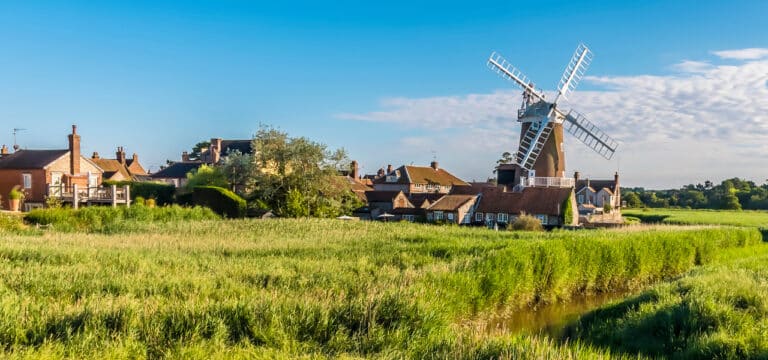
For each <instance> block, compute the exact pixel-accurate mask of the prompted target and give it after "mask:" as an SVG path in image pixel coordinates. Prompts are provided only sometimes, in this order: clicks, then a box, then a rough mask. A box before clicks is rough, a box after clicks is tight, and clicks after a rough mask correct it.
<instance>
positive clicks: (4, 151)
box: [0, 144, 8, 156]
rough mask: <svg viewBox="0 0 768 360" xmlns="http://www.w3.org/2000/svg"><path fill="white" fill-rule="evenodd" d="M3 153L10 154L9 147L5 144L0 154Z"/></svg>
mask: <svg viewBox="0 0 768 360" xmlns="http://www.w3.org/2000/svg"><path fill="white" fill-rule="evenodd" d="M2 155H8V147H7V146H5V144H3V147H2V148H0V156H2Z"/></svg>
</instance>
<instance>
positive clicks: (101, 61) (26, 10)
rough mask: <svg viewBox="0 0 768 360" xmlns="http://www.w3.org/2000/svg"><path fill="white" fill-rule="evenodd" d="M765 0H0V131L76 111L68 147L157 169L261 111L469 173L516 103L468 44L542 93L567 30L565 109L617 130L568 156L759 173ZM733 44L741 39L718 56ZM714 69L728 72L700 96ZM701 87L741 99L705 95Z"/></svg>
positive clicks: (584, 163)
mask: <svg viewBox="0 0 768 360" xmlns="http://www.w3.org/2000/svg"><path fill="white" fill-rule="evenodd" d="M765 14H768V2H764V1H730V2H727V3H726V2H723V1H643V2H617V1H584V2H575V1H567V2H566V1H526V2H513V1H503V2H494V1H484V2H466V1H465V2H452V1H422V2H415V1H387V2H360V1H332V2H330V1H329V2H302V1H292V2H276V1H275V2H271V1H270V2H257V1H226V0H225V1H124V2H116V1H112V2H93V1H66V2H62V1H55V2H54V1H50V2H49V1H12V0H9V1H3V2H2V3H0V44H3V46H2V49H3V51H2V56H0V84H1V85H0V124H3V126H0V143H7V144H11V143H12V142H13V139H12V136H11V129H12V128H14V127H21V128H26V129H27V130H25V131H23V132H21V133H20V134H19V143H20V144H21V145H22V146H23V147H27V148H57V147H64V146H65V145H66V134H67V132H68V130H69V125H70V124H72V123H76V124H78V126H79V129H80V133H81V134H82V135H83V151H84V152H86V153H90V152H92V151H98V152H100V153H101V154H110V153H112V152H114V148H115V147H116V146H124V147H125V148H126V150H127V151H128V152H129V153H132V152H134V151H135V152H138V153H139V155H140V157H141V159H142V162H143V163H144V164H145V166H148V167H150V168H151V169H153V170H157V168H158V166H159V165H160V164H162V163H164V162H165V159H174V160H176V159H178V158H179V154H180V153H181V151H183V150H185V149H188V148H189V147H191V146H192V145H193V144H194V143H196V142H197V141H199V140H203V139H207V138H210V137H224V138H248V137H250V136H251V135H252V134H253V132H254V131H255V130H256V129H257V127H258V126H259V124H260V123H264V124H271V125H274V126H276V127H279V128H281V129H283V130H286V131H288V132H289V133H291V134H292V135H301V136H307V137H310V138H312V139H314V140H317V141H320V142H324V143H326V144H328V145H329V146H331V147H344V148H346V149H347V150H348V152H349V153H350V156H351V157H352V158H356V159H358V160H359V161H360V162H361V163H362V164H363V166H364V171H365V172H375V170H376V169H378V168H379V167H382V166H386V164H387V163H392V164H393V165H398V164H410V163H415V164H426V163H428V162H429V161H430V160H431V159H432V158H433V152H434V154H435V156H436V157H437V159H438V160H439V161H440V162H441V164H442V165H443V166H444V167H446V168H447V169H449V170H451V171H453V172H455V173H456V174H457V175H460V176H461V177H463V178H466V179H468V180H471V179H477V180H484V179H485V177H487V176H489V175H490V174H491V169H492V166H493V163H494V161H495V160H496V159H497V158H498V155H499V153H500V152H502V151H504V150H513V149H514V148H515V144H516V141H517V134H516V131H517V130H516V129H517V123H516V122H515V120H514V119H513V118H509V116H508V112H507V111H506V110H503V111H497V112H495V113H494V112H493V111H492V110H488V109H498V108H500V107H506V105H505V104H507V103H508V106H509V110H510V111H513V110H514V109H515V108H516V107H517V105H518V101H519V100H518V98H519V94H518V93H517V91H516V90H515V89H514V88H513V86H512V84H509V83H505V82H504V81H503V80H502V79H500V78H499V77H497V76H496V75H495V74H493V73H492V72H490V71H489V70H488V69H487V68H486V67H485V60H486V59H487V56H488V55H489V54H490V52H491V51H493V50H497V51H499V52H501V53H502V54H503V55H504V56H505V57H506V58H507V59H509V60H510V61H511V62H512V63H514V64H515V65H516V66H518V67H519V68H521V69H522V70H523V71H524V72H525V73H526V74H527V75H528V76H529V77H530V78H532V79H534V81H536V83H537V85H539V86H540V87H542V88H544V89H545V90H552V89H554V87H555V86H556V84H557V80H558V79H559V77H560V75H561V73H562V70H563V68H564V66H565V64H566V63H567V61H568V60H569V57H570V55H571V54H572V52H573V49H574V48H575V47H576V45H578V43H579V42H584V43H586V44H588V45H589V46H590V48H591V49H592V50H593V52H594V53H595V60H594V61H593V63H592V66H591V68H590V69H589V71H588V74H589V75H591V76H592V78H590V79H587V80H585V81H584V82H582V84H581V86H580V88H579V90H582V91H581V92H580V93H577V94H575V96H574V97H573V98H572V99H571V100H572V106H573V107H574V108H576V109H579V110H580V111H582V112H585V113H586V114H587V115H588V116H589V117H590V118H591V119H594V120H595V122H596V123H597V124H599V125H601V126H605V128H606V130H608V131H609V132H611V131H614V132H615V133H614V134H616V135H615V136H616V137H617V138H619V140H621V141H622V143H623V144H624V143H626V146H624V147H623V149H622V148H620V149H619V153H617V157H616V158H615V159H614V160H613V161H604V160H600V158H599V157H594V156H591V155H590V154H588V153H587V152H584V151H582V150H583V149H582V147H581V145H580V144H578V143H573V142H569V143H567V144H566V149H567V154H568V155H567V156H568V158H567V162H568V165H567V167H568V170H569V171H572V170H580V171H581V172H582V173H587V174H590V175H592V176H595V177H606V176H610V175H611V174H612V173H613V171H615V170H616V169H619V170H620V171H621V173H622V174H623V179H624V182H625V184H628V185H637V186H649V187H676V186H679V185H683V184H686V183H690V182H698V181H703V180H705V179H710V180H715V181H716V180H720V179H722V178H725V177H731V176H742V177H748V178H752V179H754V180H757V181H759V182H763V181H764V180H765V179H766V178H768V173H766V172H761V171H763V170H760V169H758V168H759V166H758V167H755V166H750V161H751V160H754V161H760V159H764V158H765V156H766V155H768V148H765V147H764V146H763V145H762V142H766V143H768V141H761V139H763V140H764V139H765V136H767V135H768V128H767V127H766V126H767V125H766V124H765V123H766V121H768V119H766V118H765V115H760V113H768V103H766V102H763V101H760V100H750V98H752V97H760V95H761V94H762V93H761V91H764V90H765V88H766V82H765V78H764V77H762V76H768V75H766V74H768V70H766V71H764V70H765V69H768V64H765V62H766V60H765V59H766V58H768V55H765V54H763V55H761V54H762V52H760V50H761V49H765V48H768V20H766V18H765ZM741 49H748V50H750V51H752V52H749V51H748V52H747V53H744V52H742V53H736V55H735V56H728V55H729V54H733V53H723V51H728V50H731V51H735V50H741ZM723 54H725V55H723ZM745 54H746V55H745ZM697 64H698V65H697ZM764 65H765V66H764ZM732 68H737V69H738V70H740V71H741V70H743V71H741V72H739V74H742V75H741V77H736V76H731V75H732V73H731V72H730V71H731V70H732ZM729 74H730V75H729ZM701 79H704V80H701ZM720 79H725V80H726V81H730V79H734V80H738V79H740V80H739V81H740V83H738V84H735V85H733V84H731V85H728V86H727V87H728V88H731V87H733V86H735V87H736V89H735V90H734V91H735V92H734V93H724V92H714V91H713V92H712V93H706V91H709V90H711V89H712V88H718V86H717V85H716V84H717V82H718V81H720ZM749 79H757V82H754V83H753V82H752V81H750V80H749ZM761 79H762V83H761V82H760V80H761ZM702 81H703V83H702ZM651 82H652V83H654V84H658V86H655V85H654V86H650V87H647V85H648V84H649V83H651ZM742 83H743V84H744V85H743V86H741V85H740V84H742ZM670 84H671V85H670ZM696 84H698V85H696ZM689 85H690V86H689ZM670 89H677V90H675V91H672V92H670ZM680 89H687V90H686V91H689V92H686V91H680ZM702 89H703V90H702ZM643 91H645V92H643ZM690 91H693V92H694V94H693V95H692V94H691V93H690ZM647 92H655V93H656V95H657V96H658V98H659V99H677V98H676V97H675V96H677V97H679V101H674V102H672V103H669V104H662V103H652V102H649V101H650V100H647V99H646V98H652V96H646V94H647ZM702 92H704V94H702ZM734 94H736V95H734ZM697 97H703V99H705V100H702V101H692V102H691V101H690V99H692V98H697ZM720 97H722V98H724V99H730V100H729V101H732V102H733V104H749V105H750V106H751V107H753V109H752V110H743V111H742V110H738V109H737V110H734V109H730V110H727V111H726V110H724V108H726V107H728V106H727V105H728V104H727V103H726V104H719V102H718V101H707V100H706V99H713V98H720ZM763 97H764V96H763ZM638 98H642V99H643V100H644V101H645V102H643V101H640V100H638ZM646 100H647V101H646ZM689 102H690V103H689ZM622 104H626V105H622ZM686 104H687V105H686ZM713 104H714V105H713ZM718 104H719V105H718ZM494 106H495V107H494ZM686 106H690V107H695V108H696V109H695V111H693V110H691V111H689V110H686ZM710 107H711V108H710ZM735 107H740V106H735ZM447 109H450V112H449V113H446V111H448V110H447ZM655 109H661V111H660V112H654V110H655ZM585 110H587V111H585ZM441 117H444V118H446V119H448V121H441ZM702 117H705V118H707V121H701V122H700V120H699V119H701V118H702ZM722 117H727V118H728V121H740V119H744V121H748V122H749V124H750V125H749V127H740V126H734V125H733V124H732V125H730V126H728V127H724V126H722V127H721V126H719V125H718V124H719V123H722V122H723V120H724V119H723V118H722ZM694 118H695V120H694ZM451 119H453V120H451ZM622 119H629V120H627V122H625V121H624V120H622ZM643 119H648V120H647V122H644V121H643ZM686 121H687V122H686ZM670 122H673V123H672V124H670ZM731 128H733V129H735V130H738V129H740V128H743V129H745V130H750V131H747V132H748V134H746V135H744V136H742V135H741V134H739V133H738V131H731V130H729V129H731ZM763 130H765V132H763ZM657 132H658V133H660V134H661V135H663V136H661V135H659V136H655V135H654V134H656V133H657ZM635 134H643V135H644V136H643V137H642V139H640V140H637V139H635V137H634V136H633V135H635ZM761 136H762V138H761ZM699 148H701V149H702V150H701V151H699V150H697V149H699ZM734 148H735V149H734ZM708 149H709V150H708ZM713 149H717V151H714V150H713ZM724 149H731V150H732V151H725V150H724ZM622 150H624V152H622ZM650 150H654V151H650ZM710 150H711V151H712V152H708V151H710ZM742 150H743V151H742ZM739 151H742V152H739ZM745 153H747V154H750V155H749V156H753V157H754V159H750V158H747V159H746V160H745V156H744V154H745ZM660 159H664V161H660ZM763 163H764V161H763ZM681 169H685V170H683V171H681Z"/></svg>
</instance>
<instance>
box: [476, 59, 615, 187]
mask: <svg viewBox="0 0 768 360" xmlns="http://www.w3.org/2000/svg"><path fill="white" fill-rule="evenodd" d="M591 61H592V53H591V52H590V50H589V48H587V47H586V46H584V45H583V44H581V45H579V46H578V47H577V48H576V52H575V53H574V55H573V57H572V58H571V61H570V62H569V63H568V66H567V67H566V69H565V72H564V73H563V76H562V78H561V79H560V84H559V85H558V92H557V95H556V97H555V99H554V101H551V102H550V101H547V100H545V96H544V93H543V92H542V91H540V90H538V89H536V87H535V86H534V85H533V83H532V82H531V81H530V80H528V78H527V77H526V76H525V75H523V73H522V72H521V71H520V70H518V69H517V68H515V67H514V66H512V64H510V63H509V62H508V61H506V60H505V59H504V58H503V57H501V55H499V54H497V53H493V54H491V57H490V58H489V59H488V66H489V67H490V68H491V69H492V70H494V71H496V72H497V73H498V74H499V75H501V76H502V77H504V78H506V79H508V80H511V81H513V82H514V83H516V84H517V85H518V86H519V87H520V88H522V89H523V103H522V105H521V107H520V109H519V110H518V113H517V114H518V121H519V122H521V127H520V141H519V143H518V149H517V153H516V156H515V161H516V162H515V164H511V165H508V166H505V167H504V169H501V168H500V169H499V180H501V179H502V175H503V177H505V178H506V179H510V178H512V179H514V185H523V186H539V185H542V184H543V185H544V186H573V181H572V180H573V179H567V180H571V181H567V180H566V179H565V152H564V151H563V140H564V133H565V130H567V131H568V132H569V133H571V134H572V135H574V136H576V137H577V138H578V139H579V140H581V141H582V142H583V143H584V144H585V145H587V146H588V147H590V148H592V149H593V150H594V151H595V152H597V153H598V154H600V155H602V156H603V157H604V158H606V159H610V158H611V157H612V156H613V153H614V152H615V151H616V147H617V146H618V143H617V142H616V141H615V140H613V139H612V138H611V137H610V136H608V135H607V134H605V133H604V132H603V131H601V130H600V129H599V128H597V127H596V126H595V125H594V124H592V123H591V122H590V121H589V120H587V119H586V117H584V116H583V115H581V114H579V113H577V112H575V111H573V110H571V111H567V112H566V111H563V110H561V109H560V108H559V107H558V101H559V100H560V99H561V98H562V99H565V98H566V96H567V95H568V94H569V93H570V92H572V91H573V90H574V89H575V88H576V86H577V85H578V83H579V81H580V80H581V78H582V76H584V72H585V71H586V69H587V67H588V66H589V63H590V62H591ZM502 172H504V173H503V174H502ZM510 174H511V175H510ZM500 183H502V182H500Z"/></svg>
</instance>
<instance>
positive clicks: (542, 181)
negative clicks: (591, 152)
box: [521, 177, 576, 188]
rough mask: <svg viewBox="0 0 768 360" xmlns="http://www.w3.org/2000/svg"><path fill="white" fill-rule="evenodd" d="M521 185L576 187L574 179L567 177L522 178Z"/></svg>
mask: <svg viewBox="0 0 768 360" xmlns="http://www.w3.org/2000/svg"><path fill="white" fill-rule="evenodd" d="M521 184H522V185H523V186H525V187H558V188H568V187H574V186H575V185H576V180H575V179H574V178H566V177H528V178H522V181H521Z"/></svg>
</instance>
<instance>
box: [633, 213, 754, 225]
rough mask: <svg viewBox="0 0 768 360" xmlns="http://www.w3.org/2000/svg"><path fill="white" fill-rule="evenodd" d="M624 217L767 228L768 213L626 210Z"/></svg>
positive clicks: (644, 220) (666, 221)
mask: <svg viewBox="0 0 768 360" xmlns="http://www.w3.org/2000/svg"><path fill="white" fill-rule="evenodd" d="M622 213H623V215H624V216H631V217H637V218H639V219H640V221H641V222H643V223H665V224H684V225H703V224H709V225H730V226H752V227H762V228H768V211H749V210H745V211H726V210H698V209H697V210H687V209H627V210H623V211H622Z"/></svg>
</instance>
